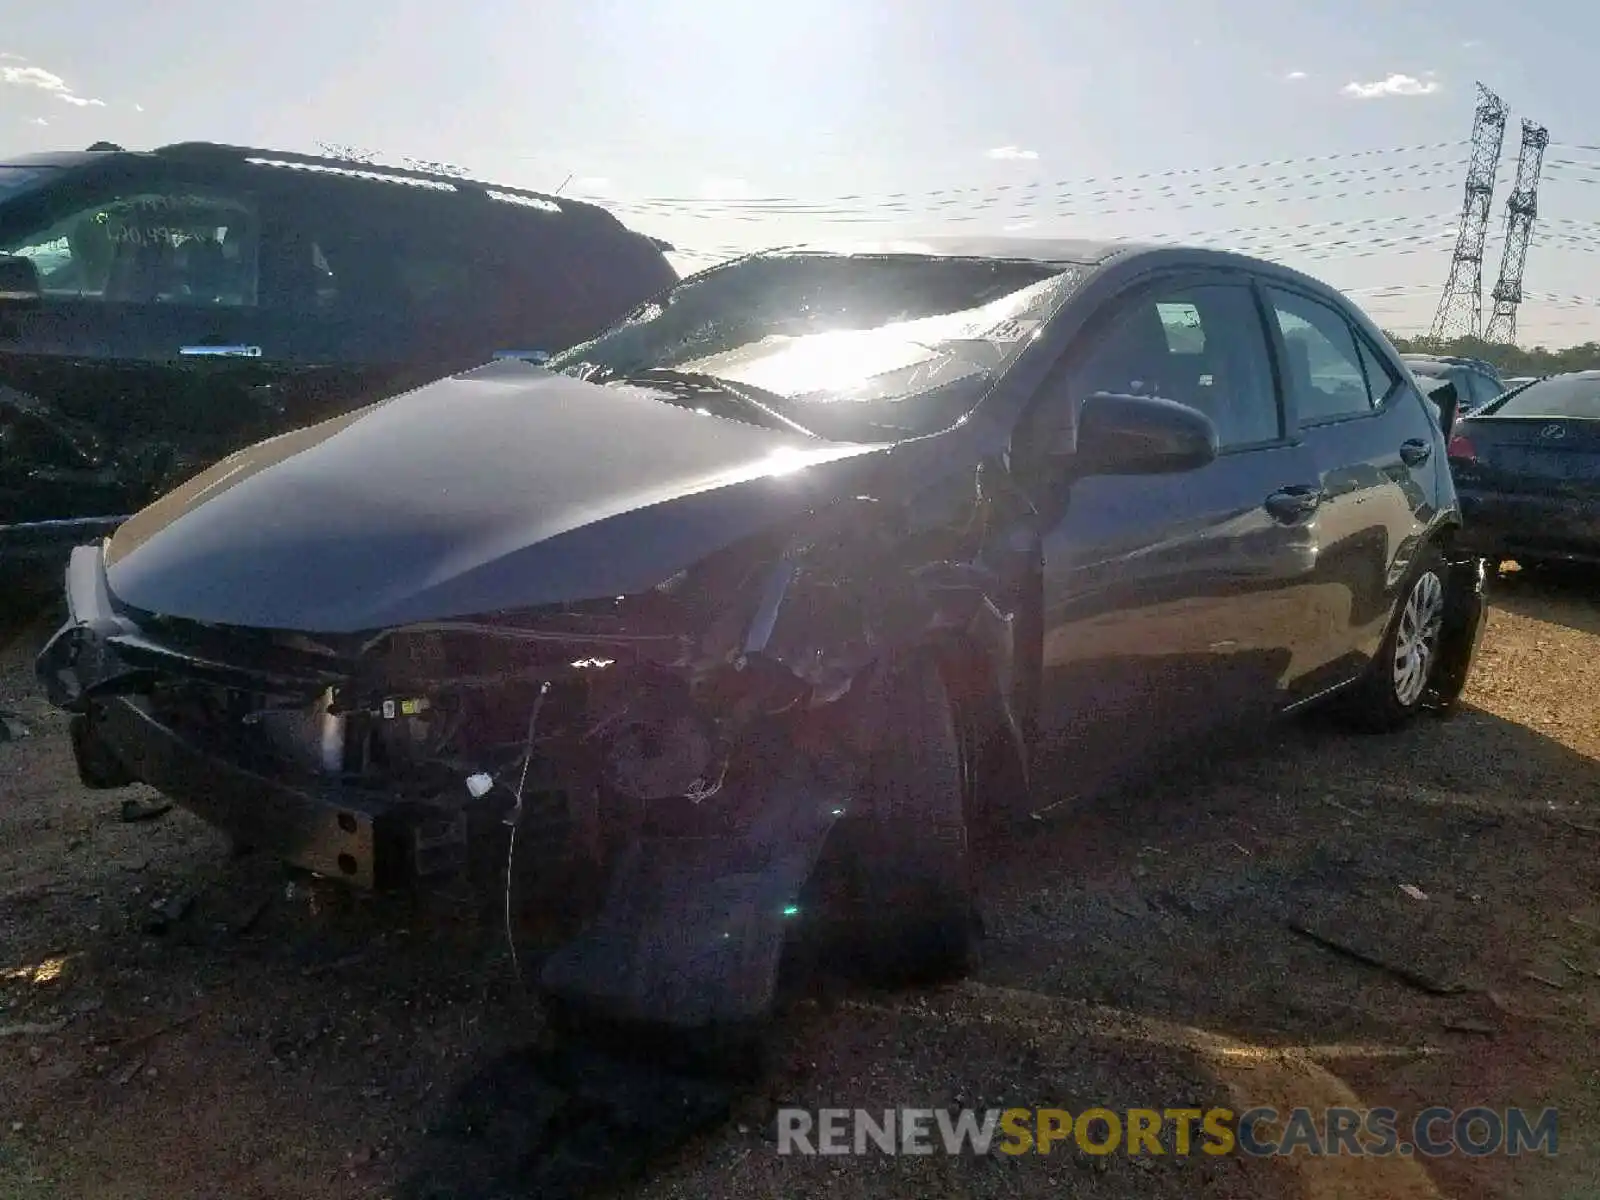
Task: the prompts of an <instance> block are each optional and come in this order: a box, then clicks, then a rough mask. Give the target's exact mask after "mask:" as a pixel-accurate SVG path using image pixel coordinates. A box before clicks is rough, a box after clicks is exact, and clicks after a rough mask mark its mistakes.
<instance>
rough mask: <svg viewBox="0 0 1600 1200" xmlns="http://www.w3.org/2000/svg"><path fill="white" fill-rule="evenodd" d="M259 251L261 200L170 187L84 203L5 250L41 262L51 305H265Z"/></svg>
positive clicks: (41, 278)
mask: <svg viewBox="0 0 1600 1200" xmlns="http://www.w3.org/2000/svg"><path fill="white" fill-rule="evenodd" d="M259 248H260V221H259V218H258V214H257V212H256V208H255V205H254V203H253V202H251V201H249V200H247V199H244V198H241V197H231V196H227V195H223V194H220V193H218V192H217V191H215V190H214V189H210V188H193V189H191V188H188V187H184V186H172V185H168V186H163V187H156V188H152V189H150V190H146V191H130V192H123V193H121V194H117V195H112V196H108V197H106V198H105V199H103V200H99V201H97V202H95V203H93V204H83V203H75V204H73V205H71V206H70V207H69V208H68V209H67V210H65V211H57V212H54V213H52V214H50V216H49V217H48V218H47V220H46V222H45V223H44V224H42V225H39V226H36V227H35V228H33V229H31V230H27V231H26V232H23V233H21V234H13V235H12V236H11V237H9V238H7V240H6V242H5V244H4V245H0V253H6V254H15V255H19V256H21V257H23V258H27V259H30V260H32V262H33V264H34V267H35V268H36V269H37V270H38V272H39V285H40V289H41V290H42V292H43V293H44V299H45V301H46V302H47V303H48V302H49V301H50V300H52V299H53V300H98V301H101V302H104V303H109V304H119V303H120V304H168V305H208V306H217V305H221V306H226V307H241V306H251V305H254V304H255V303H256V288H257V258H258V254H259Z"/></svg>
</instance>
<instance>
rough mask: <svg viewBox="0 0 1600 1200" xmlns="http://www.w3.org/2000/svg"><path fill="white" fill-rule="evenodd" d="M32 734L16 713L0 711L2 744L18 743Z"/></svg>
mask: <svg viewBox="0 0 1600 1200" xmlns="http://www.w3.org/2000/svg"><path fill="white" fill-rule="evenodd" d="M32 732H33V731H32V730H31V729H29V728H28V727H27V726H26V725H24V724H23V723H22V718H21V717H19V716H18V715H17V714H16V713H14V712H4V711H0V742H18V741H21V740H22V739H23V738H25V737H29V736H31V734H32Z"/></svg>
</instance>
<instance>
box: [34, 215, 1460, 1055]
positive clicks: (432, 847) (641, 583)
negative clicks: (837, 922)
mask: <svg viewBox="0 0 1600 1200" xmlns="http://www.w3.org/2000/svg"><path fill="white" fill-rule="evenodd" d="M1435 399H1437V398H1435ZM1448 422H1449V417H1448V415H1446V416H1445V417H1444V419H1443V420H1441V418H1440V415H1439V414H1438V413H1436V412H1435V411H1434V409H1433V407H1432V406H1431V405H1430V402H1429V401H1428V400H1425V399H1424V398H1423V397H1422V396H1421V395H1420V394H1419V392H1418V391H1417V389H1416V385H1415V383H1414V381H1413V380H1412V379H1411V377H1410V375H1409V373H1408V372H1407V371H1406V370H1405V368H1404V366H1403V364H1402V363H1401V361H1400V360H1399V358H1398V357H1397V355H1396V353H1395V351H1394V349H1393V347H1392V346H1390V345H1389V344H1388V342H1387V341H1386V340H1385V339H1384V337H1383V335H1382V334H1381V333H1380V332H1379V331H1378V330H1377V329H1376V328H1375V327H1374V326H1373V325H1372V324H1371V323H1370V322H1369V321H1368V320H1367V319H1366V318H1365V317H1364V316H1363V315H1362V314H1361V313H1360V312H1359V311H1357V310H1356V309H1355V308H1353V307H1352V306H1351V305H1349V304H1348V302H1346V301H1345V300H1344V299H1343V298H1342V297H1340V296H1339V295H1338V294H1337V293H1336V292H1334V291H1332V290H1330V289H1328V288H1327V287H1325V286H1323V285H1321V284H1319V283H1317V282H1316V281H1314V280H1311V279H1309V278H1307V277H1305V276H1302V275H1299V274H1297V273H1295V272H1292V271H1288V270H1286V269H1283V268H1280V267H1276V266H1273V265H1271V264H1268V263H1265V262H1260V261H1257V260H1253V259H1248V258H1243V257H1239V256H1234V255H1227V254H1221V253H1216V252H1211V251H1205V250H1191V249H1183V248H1172V247H1166V248H1152V247H1138V246H1129V245H1125V244H1089V243H1079V242H1032V241H1015V240H1008V241H986V242H959V243H958V242H937V243H933V244H923V243H918V244H915V245H894V246H878V247H872V248H865V249H855V250H851V251H822V250H815V251H813V250H797V251H785V252H781V253H779V252H774V253H766V254H759V255H755V256H751V257H747V258H744V259H741V260H738V261H735V262H732V263H729V264H727V265H724V266H720V267H716V268H713V269H711V270H708V271H705V272H702V273H700V274H699V275H697V276H694V277H691V278H690V279H688V280H685V281H684V282H682V283H681V284H679V285H677V286H676V287H674V288H673V289H671V290H670V291H669V292H667V293H665V294H664V295H663V296H661V297H660V298H658V299H657V300H656V301H653V302H652V303H650V304H647V305H645V306H644V307H643V308H641V309H639V310H638V311H637V312H635V313H634V314H632V316H631V317H630V318H628V319H627V320H626V321H624V322H622V323H621V324H619V325H618V326H616V327H614V328H613V329H611V330H610V331H608V332H606V333H605V334H603V335H601V336H600V337H598V338H596V339H594V340H592V341H590V342H587V343H585V344H583V345H580V346H578V347H576V348H574V349H573V350H571V351H569V352H567V353H565V354H563V355H561V356H558V357H557V358H556V359H554V360H553V361H552V362H551V363H550V364H549V365H548V369H541V368H538V367H534V366H530V365H527V364H524V363H520V362H499V363H495V364H492V365H489V366H485V367H482V368H479V369H477V370H473V371H469V372H466V373H464V374H461V375H457V376H453V377H451V378H448V379H443V380H440V381H439V382H436V383H433V384H431V385H428V386H426V387H423V388H420V389H417V390H415V391H411V392H407V393H405V394H402V395H399V396H395V397H394V398H392V399H389V400H386V401H383V402H381V403H378V404H374V405H372V406H370V407H368V408H365V409H363V410H361V411H358V412H356V413H353V414H349V415H345V416H341V417H338V418H336V419H334V420H330V421H327V422H325V423H323V424H320V425H315V426H312V427H310V428H306V429H303V430H300V431H298V432H294V433H289V434H286V435H283V436H280V437H277V438H274V439H272V440H270V441H266V442H263V443H261V444H259V445H257V446H254V447H253V448H251V449H248V450H245V451H243V452H240V453H238V454H235V455H233V456H231V457H229V458H227V459H225V460H224V461H223V462H221V463H219V464H218V465H217V466H216V467H214V468H212V469H210V470H208V471H206V472H205V473H203V474H201V475H199V476H198V477H196V478H195V479H193V480H192V481H190V482H189V483H187V484H185V485H184V486H182V487H180V488H178V489H177V490H176V491H174V492H172V493H171V494H169V495H167V496H166V497H165V498H163V499H162V500H160V501H158V502H157V503H155V504H154V505H152V506H151V507H149V508H147V509H146V510H145V511H143V512H142V513H140V514H138V515H137V516H135V517H133V518H132V519H131V520H129V521H128V522H127V523H126V524H125V525H124V526H123V527H122V528H121V529H120V530H119V531H118V532H117V533H116V535H115V536H114V537H113V538H111V539H110V540H109V541H108V542H106V543H105V544H104V545H98V546H88V547H83V548H80V549H79V550H77V551H76V552H75V553H74V556H73V558H72V561H71V564H70V566H69V568H68V572H67V594H68V599H69V602H70V607H71V617H70V619H69V621H68V622H67V624H66V625H65V626H64V627H63V628H62V630H61V631H60V632H59V633H58V634H57V635H56V637H55V638H54V639H53V640H52V641H51V643H50V644H49V645H48V647H47V648H46V649H45V650H44V652H43V653H42V655H41V656H40V659H39V668H38V669H39V673H40V676H41V678H42V680H43V681H44V683H45V684H46V686H47V687H48V689H49V691H50V694H51V697H52V699H53V700H54V702H55V703H57V704H58V705H60V706H62V707H64V708H66V709H68V710H70V711H71V712H73V713H74V714H75V717H74V720H73V725H72V728H73V738H74V746H75V750H76V753H77V759H78V765H79V771H80V774H81V775H82V777H83V779H84V780H85V782H87V783H89V784H90V785H91V786H98V787H115V786H121V785H125V784H128V783H130V782H134V781H142V782H145V783H148V784H150V785H152V786H154V787H155V788H157V789H159V790H161V791H162V792H164V793H166V794H167V795H169V796H171V797H172V798H174V799H175V800H177V801H178V802H179V803H181V804H183V805H185V806H187V807H189V808H190V809H192V810H193V811H195V812H196V813H198V814H200V815H201V816H202V817H204V818H205V819H206V820H208V821H210V822H212V823H213V824H214V825H216V826H217V827H219V828H221V829H222V830H224V831H226V832H228V833H230V834H231V835H232V836H233V837H234V838H235V839H236V840H237V841H239V842H240V843H243V844H246V845H250V846H255V847H259V848H261V849H264V850H268V851H271V852H273V853H275V854H277V855H279V856H281V857H283V858H284V859H286V860H288V861H290V862H292V863H295V864H298V865H300V866H302V867H306V868H309V869H311V870H313V871H316V872H319V873H321V874H323V875H328V876H333V877H336V878H341V879H345V880H348V881H349V882H350V883H351V884H353V885H359V886H364V887H388V886H408V885H414V884H416V883H417V882H419V881H423V882H425V881H427V880H429V879H433V878H438V877H440V876H447V875H450V874H452V873H457V872H460V871H463V870H466V869H468V868H469V866H470V864H471V863H472V862H473V861H474V856H475V853H476V852H477V850H478V849H479V848H486V850H487V851H488V852H489V853H491V854H492V855H493V856H494V861H495V862H496V863H498V864H499V865H500V867H504V866H505V860H506V858H507V857H512V858H514V860H515V863H516V871H515V878H518V879H522V878H525V877H528V878H533V879H539V878H543V879H546V880H550V879H567V878H571V877H572V876H571V875H570V874H569V872H571V871H572V870H573V868H574V866H575V865H577V866H581V867H583V868H585V869H586V877H588V878H593V879H595V880H597V881H598V886H597V888H596V889H595V891H594V902H593V904H592V905H591V906H590V910H589V911H586V912H585V913H583V914H582V916H583V919H582V920H581V921H580V922H579V923H578V925H577V926H576V928H575V930H574V932H573V934H572V936H571V938H570V940H568V941H566V942H565V943H564V944H563V945H561V946H560V948H559V949H557V950H556V951H555V952H554V953H553V954H552V955H551V956H550V957H548V958H547V959H545V960H544V961H543V963H542V965H541V967H540V976H539V982H540V985H541V987H542V990H543V993H544V995H545V996H546V997H547V998H549V999H550V1000H552V1001H554V1002H557V1006H558V1007H566V1008H568V1009H569V1010H573V1009H575V1010H578V1011H582V1012H590V1013H595V1014H599V1015H601V1016H603V1017H606V1018H612V1019H620V1020H626V1021H644V1022H649V1023H651V1024H653V1025H658V1024H666V1025H671V1026H675V1027H679V1028H690V1027H705V1026H721V1025H725V1024H728V1023H735V1024H737V1023H739V1022H743V1021H749V1020H757V1019H759V1018H760V1017H761V1016H762V1015H763V1014H764V1013H766V1012H767V1010H768V1008H769V1006H770V1005H771V1003H772V999H773V993H774V986H775V976H776V973H777V969H778V965H779V959H780V954H781V952H782V950H783V947H784V943H785V940H786V937H787V936H788V935H789V933H790V931H791V929H792V928H793V926H794V924H795V922H794V917H795V915H796V913H797V912H799V911H800V909H801V907H802V904H803V897H804V895H805V891H804V889H805V888H806V886H807V883H808V880H810V879H811V878H812V876H813V874H814V872H815V871H816V870H817V868H818V864H819V862H822V861H824V860H826V861H827V862H829V863H830V864H838V865H840V866H841V872H840V878H842V879H843V880H844V881H845V884H844V886H843V888H842V891H841V895H842V896H843V897H844V899H843V901H842V903H843V904H844V905H845V906H846V911H847V924H848V926H849V928H850V930H851V931H852V933H853V935H855V936H858V937H860V938H861V939H864V944H865V945H866V946H868V947H869V948H870V953H869V954H868V955H867V959H868V961H870V962H872V963H874V964H875V965H877V966H878V967H880V968H881V969H882V971H883V972H885V973H886V974H893V975H894V976H896V977H899V978H909V977H923V978H930V977H938V976H948V975H952V974H959V973H960V972H962V971H964V970H966V969H968V968H969V967H970V965H971V963H972V959H973V954H974V949H975V945H976V938H977V936H978V935H977V930H976V926H975V922H974V919H973V913H974V901H973V896H972V859H973V856H974V854H975V849H974V847H975V846H977V845H978V844H980V842H981V841H982V838H981V836H980V835H982V834H984V833H985V832H987V831H991V830H995V829H998V828H1002V827H1004V826H1005V825H1006V824H1007V823H1008V822H1010V821H1011V820H1013V819H1014V818H1017V817H1021V816H1025V815H1027V814H1029V813H1031V812H1034V811H1036V810H1037V809H1039V808H1041V807H1044V806H1047V805H1052V804H1056V803H1059V802H1060V801H1062V800H1064V799H1068V798H1070V797H1071V796H1073V795H1077V794H1081V793H1083V792H1087V791H1089V790H1092V789H1095V788H1099V787H1103V786H1105V785H1107V784H1108V783H1110V782H1112V781H1114V780H1116V779H1118V778H1120V777H1121V776H1123V775H1124V774H1125V773H1126V772H1127V771H1128V770H1129V769H1130V767H1132V766H1138V765H1141V764H1147V763H1149V762H1150V761H1152V760H1153V759H1159V758H1167V759H1169V760H1170V758H1171V756H1173V755H1175V754H1182V753H1184V752H1185V749H1186V748H1187V747H1189V746H1191V745H1194V744H1196V743H1197V741H1199V740H1201V739H1203V738H1206V737H1208V736H1210V735H1212V734H1215V733H1216V732H1218V730H1219V729H1220V728H1222V727H1225V726H1232V727H1235V728H1236V727H1238V726H1240V725H1241V724H1243V725H1248V724H1250V723H1252V722H1264V721H1267V720H1269V719H1271V718H1273V717H1275V716H1277V715H1280V714H1283V713H1286V712H1292V711H1295V710H1297V709H1299V708H1302V707H1305V706H1307V705H1310V704H1312V703H1313V702H1320V701H1324V700H1326V701H1328V702H1330V703H1336V704H1337V705H1339V706H1340V707H1341V708H1342V709H1343V711H1344V712H1345V713H1346V714H1347V715H1348V716H1349V717H1351V718H1352V719H1353V720H1354V721H1355V722H1356V723H1357V724H1360V725H1363V726H1365V727H1368V728H1373V729H1394V728H1397V727H1398V726H1400V725H1402V724H1404V723H1405V722H1406V721H1407V720H1408V719H1410V718H1411V717H1412V716H1413V715H1415V714H1416V713H1418V712H1420V711H1422V710H1424V709H1430V708H1431V709H1435V710H1440V711H1447V710H1448V709H1450V707H1451V706H1452V705H1453V704H1454V702H1455V700H1456V698H1457V697H1458V696H1459V694H1460V692H1461V689H1462V687H1463V686H1464V683H1465V680H1466V677H1467V673H1468V671H1469V669H1470V665H1471V662H1472V658H1473V655H1474V652H1475V649H1476V646H1477V643H1478V639H1479V637H1480V635H1481V632H1482V628H1483V623H1484V613H1485V609H1484V598H1483V580H1484V571H1483V565H1482V563H1481V561H1480V560H1479V559H1477V558H1475V557H1473V556H1471V555H1469V554H1466V553H1463V552H1461V551H1459V550H1458V549H1457V547H1456V536H1457V531H1458V529H1459V526H1460V517H1459V513H1458V509H1457V504H1456V498H1455V493H1454V491H1453V487H1452V484H1451V478H1450V472H1449V470H1448V468H1447V465H1446V463H1445V442H1444V434H1443V429H1444V428H1445V427H1447V426H1448ZM508 874H509V873H508ZM559 890H560V893H561V897H562V902H563V903H566V904H567V905H569V906H571V905H573V904H575V903H576V901H575V897H576V896H578V895H579V894H581V893H580V891H579V890H578V889H575V888H566V887H563V888H561V889H559Z"/></svg>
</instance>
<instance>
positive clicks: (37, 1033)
mask: <svg viewBox="0 0 1600 1200" xmlns="http://www.w3.org/2000/svg"><path fill="white" fill-rule="evenodd" d="M66 1027H67V1021H66V1018H65V1017H63V1018H61V1019H60V1020H57V1021H19V1022H17V1023H16V1024H14V1025H0V1038H7V1037H49V1036H50V1035H51V1034H52V1033H60V1032H61V1031H62V1030H63V1029H65V1028H66Z"/></svg>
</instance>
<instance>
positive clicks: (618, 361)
mask: <svg viewBox="0 0 1600 1200" xmlns="http://www.w3.org/2000/svg"><path fill="white" fill-rule="evenodd" d="M1077 274H1078V269H1077V268H1074V267H1069V266H1066V265H1062V264H1045V263H1032V262H1010V261H1001V260H987V259H982V260H980V259H970V258H935V257H927V256H871V257H867V256H843V255H828V254H785V255H763V256H759V257H755V258H751V259H746V260H743V261H741V262H738V263H733V264H731V265H729V266H726V267H721V268H715V269H713V270H711V271H708V272H704V273H702V274H701V275H698V276H694V277H691V278H690V279H687V280H685V281H684V282H683V283H681V284H679V285H678V286H677V287H676V288H674V289H673V291H672V292H671V293H669V294H668V296H667V297H666V299H665V300H664V301H663V302H656V303H652V304H649V305H646V306H645V307H644V308H643V309H641V310H640V311H639V312H638V313H636V314H635V315H634V317H633V318H631V319H630V320H629V321H627V322H624V323H623V324H622V325H619V326H617V327H615V328H613V329H612V330H610V331H609V332H607V333H604V334H602V335H600V337H598V338H596V339H594V340H593V341H591V342H587V343H585V344H583V345H580V346H576V347H574V348H573V349H571V350H569V351H567V352H566V353H564V354H561V355H559V356H557V357H556V358H555V359H553V360H551V363H550V367H551V369H552V370H557V371H569V372H572V373H574V374H583V375H586V376H587V375H589V374H591V373H593V372H594V371H596V370H598V372H599V375H598V376H597V378H600V379H602V380H607V381H610V380H619V379H625V378H626V377H627V376H629V375H633V374H637V373H639V372H642V371H648V370H662V369H671V370H676V371H685V372H695V373H697V374H704V375H713V376H716V377H717V378H719V379H725V380H728V381H730V382H731V383H734V384H742V385H744V387H746V388H748V389H758V390H759V391H760V392H762V393H763V394H764V397H765V398H770V399H771V400H773V401H775V402H777V403H781V404H782V406H783V413H784V415H785V416H787V417H790V418H792V419H793V420H795V421H796V422H798V423H799V424H801V425H803V426H805V427H806V428H807V429H810V430H812V431H813V432H815V433H817V434H819V435H820V436H823V437H829V438H835V439H842V440H868V441H878V440H893V439H895V438H900V437H908V436H918V435H921V434H926V433H935V432H938V431H939V430H941V429H945V428H947V427H949V426H950V425H952V424H954V423H955V422H956V421H958V420H960V419H961V417H963V416H964V415H966V413H968V412H969V411H971V409H972V408H973V406H974V405H976V404H977V402H978V401H979V400H980V399H982V397H983V395H984V394H985V393H986V392H987V390H988V389H989V387H990V386H991V385H992V384H993V382H994V380H995V379H996V378H997V377H998V376H999V374H1000V373H1001V372H1002V371H1003V370H1005V368H1006V367H1008V366H1009V365H1010V364H1011V363H1012V362H1013V361H1015V359H1016V358H1017V356H1018V355H1020V354H1021V352H1022V350H1023V349H1024V348H1025V346H1026V345H1027V343H1028V340H1029V338H1030V337H1031V335H1032V334H1033V333H1034V332H1035V331H1036V330H1038V329H1039V327H1040V326H1042V325H1043V324H1044V322H1045V320H1046V319H1048V317H1049V316H1050V314H1051V313H1052V312H1053V311H1054V310H1055V308H1056V307H1057V306H1058V305H1059V304H1060V302H1061V300H1062V299H1063V298H1064V297H1065V295H1066V294H1067V292H1068V291H1069V290H1070V287H1071V281H1072V280H1073V279H1075V278H1076V277H1077Z"/></svg>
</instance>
